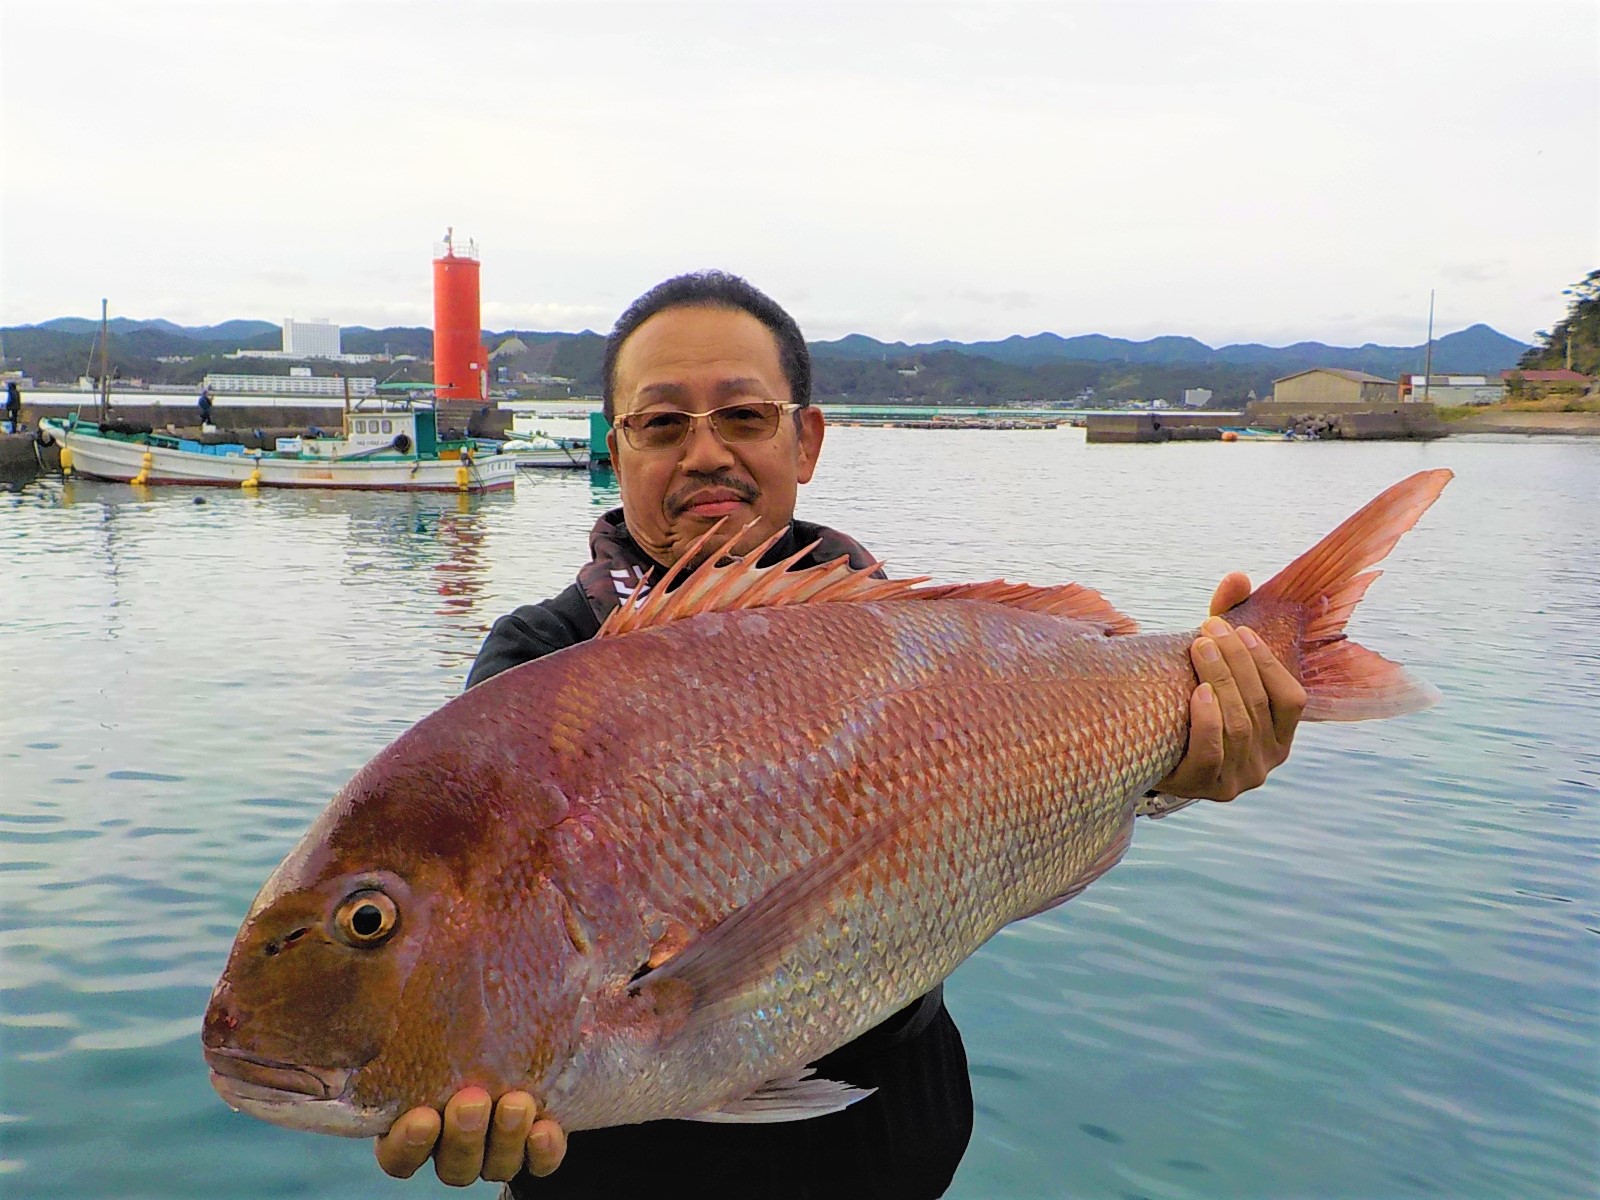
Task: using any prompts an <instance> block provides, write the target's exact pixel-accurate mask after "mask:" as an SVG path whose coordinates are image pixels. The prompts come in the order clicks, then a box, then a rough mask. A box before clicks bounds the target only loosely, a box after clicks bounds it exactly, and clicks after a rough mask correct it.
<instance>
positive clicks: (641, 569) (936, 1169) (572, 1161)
mask: <svg viewBox="0 0 1600 1200" xmlns="http://www.w3.org/2000/svg"><path fill="white" fill-rule="evenodd" d="M602 372H603V376H604V408H605V413H606V416H607V417H608V418H609V419H610V420H611V422H612V425H613V429H612V432H611V434H610V435H609V437H608V446H609V447H610V450H611V458H612V462H613V464H614V465H615V468H616V472H617V479H618V482H619V484H620V485H621V491H622V507H621V508H620V509H616V510H613V511H611V512H608V513H606V514H605V515H604V516H602V517H601V518H600V520H599V521H598V522H597V523H596V524H595V527H594V529H593V531H592V532H591V533H590V535H589V546H590V550H591V554H592V559H591V561H590V562H589V563H588V564H587V565H586V566H584V567H583V569H582V570H580V571H579V572H578V577H577V579H576V581H575V582H574V583H573V584H572V585H571V586H570V587H568V588H567V589H566V590H565V591H563V592H562V593H560V594H559V595H558V596H556V597H554V598H553V599H550V600H545V601H543V602H541V603H538V604H531V605H525V606H523V607H521V608H518V609H517V610H516V611H515V612H513V613H510V614H509V615H507V616H504V617H502V618H500V620H498V621H496V622H495V624H494V626H493V628H492V629H491V630H490V632H489V635H488V637H487V638H486V639H485V641H484V643H483V648H482V649H481V650H480V651H479V653H478V657H477V660H476V661H475V662H474V663H473V666H472V670H471V673H470V674H469V676H468V680H467V682H468V686H469V687H470V686H472V685H475V684H478V683H481V682H482V681H483V680H485V679H488V678H490V677H491V676H493V675H495V674H498V673H499V672H501V671H505V670H509V669H510V668H512V667H515V666H517V665H519V664H521V663H525V662H529V661H531V660H533V659H536V658H539V657H541V656H543V655H546V654H552V653H554V652H556V651H558V650H560V649H562V648H564V647H566V646H571V645H574V644H576V643H578V642H582V641H586V640H587V639H589V638H592V637H594V636H595V634H596V633H597V632H598V630H599V628H600V624H601V622H602V621H603V620H604V619H605V617H606V616H607V615H608V614H609V613H610V612H611V611H613V610H615V609H616V608H617V607H618V606H619V604H621V603H622V602H623V601H624V600H625V599H626V598H627V596H628V595H629V593H630V592H631V591H632V589H633V587H634V585H635V584H636V583H637V582H638V581H640V580H646V581H652V582H654V581H659V580H660V579H661V578H662V576H663V574H664V572H665V571H666V569H667V568H668V567H670V566H672V565H673V564H674V563H676V562H677V561H678V560H679V559H680V558H681V557H682V556H683V555H684V554H685V553H686V552H687V551H688V549H689V547H690V545H691V544H692V543H693V542H694V540H695V539H696V538H697V537H699V536H700V535H701V534H703V533H705V532H706V531H707V530H708V529H710V528H712V527H713V526H714V525H715V524H716V523H717V522H718V521H719V520H724V519H726V520H727V522H728V527H731V528H733V529H740V528H741V527H746V526H747V523H748V531H747V532H745V533H743V534H742V535H741V536H740V538H739V541H738V544H737V546H735V547H732V548H731V549H732V550H733V551H734V552H739V551H747V550H749V549H750V548H752V547H754V546H755V545H757V544H759V543H760V542H761V541H763V540H765V539H766V538H767V537H768V536H770V535H772V534H775V533H779V532H783V531H786V532H783V537H781V538H780V539H779V541H778V542H777V543H776V545H775V546H774V547H773V548H772V549H771V550H770V551H769V552H768V554H767V556H766V557H767V560H769V561H778V560H780V559H781V558H783V557H787V556H788V555H791V554H793V553H794V552H795V551H796V550H798V549H799V548H801V547H803V546H805V545H807V544H808V543H811V542H818V543H819V545H818V548H817V549H816V550H814V551H813V552H812V553H811V554H809V555H807V556H806V557H805V558H802V559H801V560H800V561H799V562H798V563H797V564H796V567H797V568H804V567H807V566H812V565H816V563H818V562H820V561H827V560H830V559H834V558H837V557H840V556H841V555H844V556H848V557H849V558H850V560H851V561H852V563H854V564H855V565H857V566H862V565H866V564H868V563H870V562H871V561H872V557H871V555H869V554H868V552H867V551H866V550H865V549H863V548H862V547H861V546H860V545H859V544H858V543H857V542H855V541H854V540H853V539H851V538H849V537H847V536H846V535H844V534H842V533H839V532H837V531H835V530H831V529H827V528H824V527H821V526H818V525H814V524H811V523H809V522H805V521H801V520H796V518H795V515H794V508H795V499H796V492H797V490H798V488H799V486H800V485H801V484H804V483H808V482H809V481H810V480H811V476H812V472H813V471H814V470H815V468H816V464H817V458H818V455H819V453H820V451H821V449H822V441H823V417H822V413H821V411H820V410H819V409H817V408H816V407H815V406H813V405H812V403H811V359H810V353H809V350H808V349H807V347H806V343H805V340H804V338H803V337H802V335H801V333H800V330H799V327H798V326H797V325H796V324H795V322H794V320H793V318H791V317H790V316H789V314H788V313H786V312H784V310H783V309H782V308H780V307H779V306H778V305H777V304H776V303H775V302H774V301H773V300H771V299H770V298H769V297H767V296H766V295H764V294H763V293H761V292H760V291H758V290H756V289H755V288H754V287H752V286H751V285H750V284H749V283H747V282H745V281H744V280H743V279H740V278H738V277H737V276H732V275H727V274H724V273H722V272H719V271H709V272H703V273H698V274H693V275H683V276H678V277H677V278H674V279H669V280H667V281H666V282H664V283H662V284H659V285H658V286H656V287H655V288H652V289H651V290H650V291H649V292H647V293H645V294H644V295H643V296H641V297H640V298H639V299H638V300H636V301H634V303H633V304H632V305H631V306H630V307H629V308H628V310H627V311H626V312H624V313H623V314H622V316H621V317H620V318H619V319H618V321H617V324H616V327H615V328H614V329H613V330H612V331H611V334H610V336H609V337H608V338H607V342H606V349H605V357H604V361H603V366H602ZM1249 592H1250V582H1249V580H1248V579H1246V578H1245V577H1244V576H1243V575H1240V574H1237V573H1235V574H1233V575H1229V576H1228V577H1227V578H1226V579H1224V580H1223V581H1222V584H1221V586H1220V587H1219V588H1218V589H1217V593H1216V595H1215V597H1214V598H1213V600H1212V611H1213V613H1219V612H1223V611H1226V610H1227V609H1229V608H1231V607H1232V606H1233V605H1235V604H1237V603H1238V602H1240V601H1242V600H1243V599H1244V598H1245V597H1246V596H1247V595H1248V594H1249ZM1192 658H1193V660H1194V664H1195V671H1196V673H1197V674H1198V676H1199V678H1200V680H1201V681H1202V682H1201V684H1200V686H1199V687H1198V688H1197V690H1196V691H1195V693H1194V695H1193V699H1192V701H1191V706H1190V712H1191V725H1190V732H1189V749H1188V751H1187V753H1186V756H1185V758H1184V760H1183V761H1182V762H1181V763H1180V764H1179V765H1178V767H1177V768H1176V770H1174V772H1173V773H1172V774H1171V775H1169V776H1168V777H1167V778H1166V779H1165V780H1163V781H1162V782H1161V785H1160V790H1161V791H1162V792H1165V793H1168V794H1172V795H1177V796H1183V797H1195V798H1208V799H1212V800H1232V799H1233V798H1234V797H1235V796H1237V795H1238V794H1239V793H1240V792H1243V791H1245V790H1247V789H1249V788H1253V787H1256V786H1259V785H1260V784H1261V783H1262V781H1263V780H1265V778H1266V776H1267V773H1268V772H1269V771H1271V770H1272V769H1273V768H1275V767H1276V766H1277V765H1278V764H1279V763H1281V762H1283V760H1284V759H1285V758H1286V757H1287V756H1288V753H1289V743H1290V740H1291V739H1292V738H1293V735H1294V729H1295V725H1296V724H1297V722H1298V721H1299V719H1300V713H1301V710H1302V709H1303V708H1304V707H1305V702H1306V697H1305V692H1304V690H1303V689H1302V688H1301V687H1300V685H1299V683H1298V682H1296V681H1295V679H1294V678H1293V677H1292V676H1291V675H1290V674H1289V673H1288V672H1287V671H1286V670H1284V668H1283V667H1282V666H1281V665H1280V664H1279V663H1278V661H1277V660H1276V659H1275V658H1274V657H1273V656H1272V654H1271V652H1270V651H1268V650H1267V649H1266V648H1265V645H1264V643H1262V642H1261V641H1260V640H1259V639H1257V638H1255V637H1254V636H1253V635H1252V634H1250V633H1249V631H1247V630H1243V629H1241V630H1238V631H1235V630H1233V629H1231V628H1230V627H1229V626H1228V625H1227V623H1226V622H1224V621H1222V620H1221V619H1220V618H1218V617H1213V618H1212V619H1211V620H1210V621H1208V622H1207V623H1206V625H1205V627H1204V630H1203V634H1202V636H1201V637H1200V638H1199V639H1198V640H1196V642H1195V643H1194V647H1193V650H1192ZM773 669H774V670H781V669H782V664H781V663H774V664H773ZM597 686H599V685H597ZM620 699H621V700H622V701H623V702H626V698H625V697H622V698H620ZM817 1069H818V1071H819V1073H820V1074H821V1075H822V1076H824V1077H826V1078H830V1079H844V1080H848V1081H849V1082H850V1083H851V1084H853V1085H855V1086H857V1087H865V1088H873V1089H875V1091H874V1092H873V1094H872V1095H871V1096H869V1097H867V1098H866V1099H864V1100H861V1101H860V1102H858V1103H856V1104H853V1105H851V1106H850V1107H849V1108H847V1109H845V1110H844V1111H842V1112H836V1113H831V1114H829V1115H827V1116H821V1117H813V1118H810V1119H808V1120H800V1121H788V1122H779V1123H774V1124H754V1125H747V1124H733V1125H729V1124H706V1123H701V1122H695V1121H652V1122H648V1123H645V1124H639V1125H626V1126H620V1127H615V1128H610V1129H597V1130H586V1131H583V1132H578V1133H574V1134H573V1135H572V1138H571V1140H570V1143H569V1141H568V1138H567V1136H566V1134H565V1132H564V1131H563V1130H562V1129H561V1128H560V1126H559V1125H557V1124H556V1122H554V1121H552V1120H549V1119H547V1118H541V1117H540V1116H539V1112H538V1108H537V1104H536V1102H535V1100H534V1099H533V1097H532V1096H530V1095H529V1094H528V1093H527V1092H523V1091H513V1092H508V1093H506V1094H505V1095H503V1096H500V1097H498V1098H496V1097H494V1096H491V1095H490V1094H489V1093H488V1092H487V1091H485V1090H484V1089H483V1088H479V1087H468V1088H463V1089H462V1090H461V1091H459V1092H457V1093H456V1094H455V1095H454V1096H453V1097H452V1098H451V1099H450V1101H449V1102H448V1103H447V1104H446V1105H445V1107H444V1112H443V1114H440V1113H439V1112H437V1111H435V1110H434V1109H432V1108H415V1109H412V1110H411V1111H410V1112H408V1113H405V1114H403V1115H402V1116H401V1117H400V1118H399V1119H398V1120H397V1121H396V1122H395V1124H394V1125H393V1126H392V1127H391V1128H390V1130H389V1132H388V1133H387V1134H385V1135H384V1136H383V1137H381V1138H379V1139H378V1141H377V1146H376V1152H377V1158H378V1163H379V1165H380V1166H381V1167H382V1169H383V1170H384V1171H386V1172H387V1173H388V1174H390V1175H393V1176H396V1177H400V1178H404V1177H408V1176H410V1175H412V1174H414V1173H415V1172H416V1171H418V1170H419V1169H420V1168H421V1167H422V1166H423V1164H424V1163H426V1162H427V1161H428V1159H429V1158H430V1157H431V1158H432V1159H433V1160H434V1171H435V1173H436V1174H437V1175H438V1177H439V1178H440V1180H442V1181H443V1182H445V1183H447V1184H452V1185H455V1186H465V1185H467V1184H469V1183H472V1182H474V1181H476V1180H478V1179H488V1180H501V1181H509V1186H508V1188H507V1189H506V1192H505V1193H504V1194H505V1196H507V1197H509V1198H510V1200H558V1198H560V1197H568V1196H570V1197H580V1196H582V1197H601V1196H624V1195H639V1194H643V1193H646V1192H650V1191H660V1190H662V1188H663V1187H664V1186H665V1187H666V1189H667V1190H668V1191H675V1190H677V1188H678V1187H679V1186H686V1187H688V1188H689V1189H690V1190H692V1192H693V1193H694V1194H695V1195H697V1196H701V1197H705V1198H707V1200H720V1198H732V1197H741V1198H745V1197H749V1198H761V1200H787V1198H796V1200H798V1198H800V1197H815V1196H823V1195H834V1196H839V1197H847V1196H867V1195H870V1196H874V1197H883V1198H899V1200H931V1198H933V1197H937V1196H941V1195H943V1194H944V1192H945V1190H946V1188H948V1187H949V1185H950V1182H951V1180H952V1178H953V1177H954V1174H955V1171H956V1168H957V1167H958V1166H959V1165H960V1162H961V1158H962V1156H963V1154H964V1153H965V1152H966V1147H967V1142H968V1139H969V1138H970V1136H971V1134H972V1121H973V1103H972V1088H971V1083H970V1080H969V1078H968V1074H967V1059H966V1051H965V1050H964V1048H963V1046H962V1044H961V1035H960V1032H959V1031H958V1030H957V1029H956V1026H955V1022H954V1021H953V1020H952V1019H951V1017H950V1013H949V1012H948V1011H947V1010H946V1008H945V1006H944V998H943V989H942V987H936V988H934V989H933V991H931V992H930V993H928V994H927V995H925V996H923V997H921V998H920V999H918V1000H916V1001H914V1002H913V1003H911V1004H910V1005H908V1006H907V1007H906V1008H904V1009H902V1010H901V1011H899V1012H898V1013H895V1014H894V1015H892V1016H890V1017H889V1018H888V1019H887V1020H885V1021H884V1022H883V1023H882V1024H881V1025H879V1026H878V1027H876V1028H874V1029H871V1030H868V1031H867V1032H866V1033H865V1034H863V1035H862V1036H861V1037H859V1038H857V1039H856V1040H855V1041H853V1042H851V1043H849V1044H848V1045H846V1046H843V1047H841V1048H840V1049H838V1050H836V1051H834V1052H833V1053H832V1054H829V1055H827V1056H825V1057H824V1058H823V1059H822V1060H820V1062H819V1063H818V1064H817ZM558 1167H559V1168H560V1169H559V1170H558V1169H557V1168H558ZM534 1176H541V1177H545V1178H539V1179H535V1178H534Z"/></svg>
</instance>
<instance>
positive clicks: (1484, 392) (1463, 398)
mask: <svg viewBox="0 0 1600 1200" xmlns="http://www.w3.org/2000/svg"><path fill="white" fill-rule="evenodd" d="M1505 398H1506V385H1505V384H1504V383H1502V382H1501V381H1500V380H1498V379H1494V380H1491V379H1490V378H1489V377H1488V376H1487V375H1438V374H1435V375H1402V376H1400V399H1402V400H1422V399H1426V400H1429V401H1431V402H1432V403H1434V404H1499V403H1500V402H1501V401H1502V400H1504V399H1505Z"/></svg>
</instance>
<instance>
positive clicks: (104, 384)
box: [100, 296, 111, 424]
mask: <svg viewBox="0 0 1600 1200" xmlns="http://www.w3.org/2000/svg"><path fill="white" fill-rule="evenodd" d="M108 328H109V326H108V323H107V321H106V301H105V297H103V296H102V297H101V298H100V422H101V423H102V424H104V423H105V419H106V417H107V416H109V415H110V412H111V374H110V370H109V368H108V367H107V365H106V360H107V358H108V357H109V354H110V349H111V348H110V347H109V346H108V345H106V342H107V339H108V332H107V331H108Z"/></svg>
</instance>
